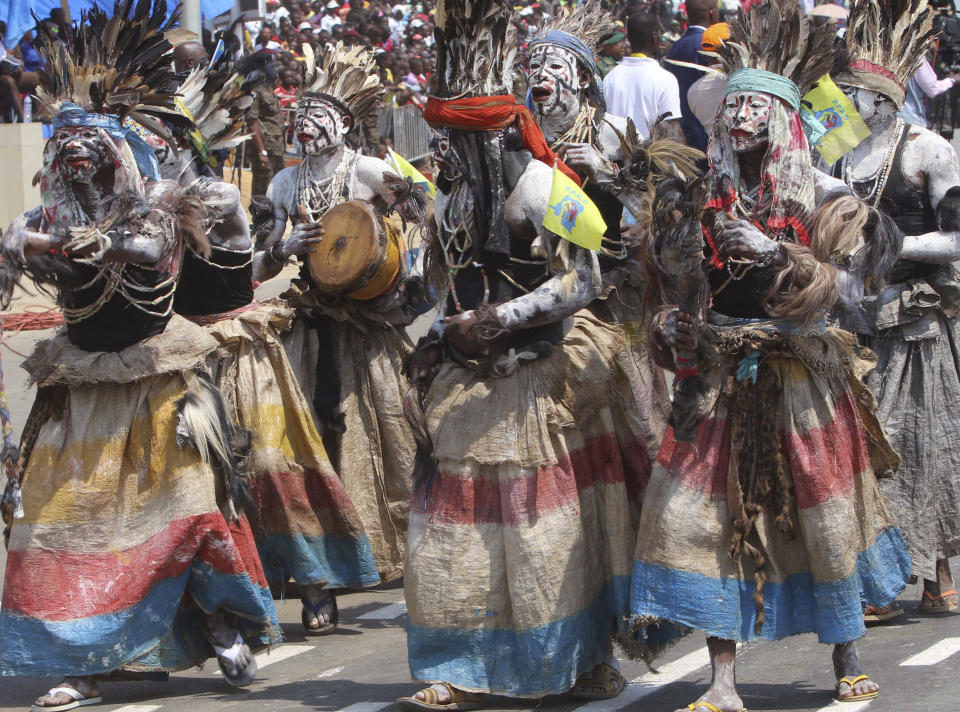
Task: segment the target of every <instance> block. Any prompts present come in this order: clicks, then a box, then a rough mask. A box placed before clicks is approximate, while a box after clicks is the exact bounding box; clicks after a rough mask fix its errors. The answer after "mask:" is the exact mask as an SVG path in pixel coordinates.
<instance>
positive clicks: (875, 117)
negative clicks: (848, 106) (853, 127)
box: [840, 85, 897, 128]
mask: <svg viewBox="0 0 960 712" xmlns="http://www.w3.org/2000/svg"><path fill="white" fill-rule="evenodd" d="M840 88H841V89H842V90H843V93H844V94H846V95H847V97H848V98H849V99H850V101H852V102H853V106H854V107H855V108H856V110H857V113H858V114H860V118H861V119H863V123H865V124H866V125H867V126H869V127H871V128H875V127H877V126H882V125H883V124H885V123H886V122H887V121H889V120H891V119H892V118H893V117H894V116H895V115H896V113H897V106H896V104H894V103H893V101H892V100H891V99H889V98H887V97H886V96H885V95H884V94H881V93H880V92H877V91H873V90H872V89H861V88H860V87H852V86H846V85H841V87H840Z"/></svg>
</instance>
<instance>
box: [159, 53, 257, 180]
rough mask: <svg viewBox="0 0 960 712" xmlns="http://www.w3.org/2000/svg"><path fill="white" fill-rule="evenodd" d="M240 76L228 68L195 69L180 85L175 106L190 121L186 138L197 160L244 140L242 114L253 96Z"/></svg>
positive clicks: (207, 159)
mask: <svg viewBox="0 0 960 712" xmlns="http://www.w3.org/2000/svg"><path fill="white" fill-rule="evenodd" d="M242 87H243V75H242V74H241V73H240V72H237V71H232V70H230V69H224V70H217V69H215V68H208V67H197V68H195V69H194V70H193V71H192V72H190V74H189V75H187V78H186V79H185V80H184V81H183V84H181V85H180V88H179V89H178V91H177V93H178V96H177V98H176V101H175V103H176V106H177V108H178V109H180V111H181V113H182V114H184V115H185V116H186V118H187V119H189V121H190V127H189V128H188V130H187V131H186V137H187V138H188V139H189V140H190V142H191V144H192V145H193V147H194V150H195V151H196V152H197V154H198V155H199V156H200V158H201V160H203V161H205V162H209V161H210V160H211V158H212V157H211V154H212V153H213V152H215V151H219V150H221V149H229V148H234V147H235V146H238V145H239V144H241V143H243V142H244V141H245V140H247V139H248V138H249V137H250V136H249V134H244V133H243V130H244V114H245V112H246V110H247V108H249V106H250V104H252V103H253V97H252V96H250V94H248V93H247V92H245V91H244V90H243V88H242Z"/></svg>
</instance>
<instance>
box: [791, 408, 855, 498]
mask: <svg viewBox="0 0 960 712" xmlns="http://www.w3.org/2000/svg"><path fill="white" fill-rule="evenodd" d="M780 442H781V443H782V447H784V448H786V451H787V452H789V453H790V469H791V470H792V471H793V488H794V496H795V497H796V498H797V507H798V508H800V509H807V508H809V507H816V506H817V505H820V504H823V503H824V502H826V501H828V500H831V499H838V498H845V497H848V496H849V495H850V493H851V492H852V491H853V488H854V479H855V477H856V475H858V474H862V473H863V472H866V471H867V469H868V468H869V466H870V465H869V462H870V460H869V455H868V454H867V443H866V441H865V440H864V437H863V431H862V429H861V424H860V416H859V415H858V414H857V406H856V404H855V403H854V401H853V398H852V397H851V395H850V394H849V393H844V394H843V395H842V396H841V397H840V398H838V399H837V400H836V401H835V402H834V404H833V421H832V422H828V423H823V424H822V425H820V427H817V428H812V429H810V430H808V431H807V432H805V433H798V432H792V433H790V432H783V433H781V434H780Z"/></svg>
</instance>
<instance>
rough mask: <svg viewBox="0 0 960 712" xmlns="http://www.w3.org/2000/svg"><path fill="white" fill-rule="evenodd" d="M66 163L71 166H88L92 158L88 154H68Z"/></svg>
mask: <svg viewBox="0 0 960 712" xmlns="http://www.w3.org/2000/svg"><path fill="white" fill-rule="evenodd" d="M66 164H67V165H68V166H70V167H71V168H87V167H89V166H90V159H89V158H87V157H86V156H68V157H67V158H66Z"/></svg>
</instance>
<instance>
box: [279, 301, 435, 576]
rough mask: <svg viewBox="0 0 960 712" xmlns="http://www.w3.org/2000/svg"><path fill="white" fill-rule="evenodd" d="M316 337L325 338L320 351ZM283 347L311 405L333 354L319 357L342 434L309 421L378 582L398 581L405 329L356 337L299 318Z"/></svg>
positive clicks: (405, 460)
mask: <svg viewBox="0 0 960 712" xmlns="http://www.w3.org/2000/svg"><path fill="white" fill-rule="evenodd" d="M293 301H294V303H296V299H293ZM309 313H315V314H316V317H315V318H316V320H317V321H319V322H320V323H321V328H322V331H320V332H318V330H317V329H316V328H315V327H314V324H313V323H312V322H313V319H314V317H311V316H308V314H309ZM320 333H323V334H324V335H325V337H324V340H323V342H322V343H321V337H320V336H319V334H320ZM281 339H282V341H283V345H284V348H285V349H286V350H287V356H288V357H289V359H290V365H291V366H292V367H293V371H294V373H295V374H296V376H297V380H298V381H299V383H300V387H301V388H302V389H303V393H304V394H305V395H306V397H307V398H308V399H311V400H312V399H313V395H314V393H315V392H316V388H317V380H318V378H317V376H318V374H317V369H318V357H319V356H320V350H321V348H323V349H332V351H331V352H328V353H325V354H323V356H324V360H325V361H326V362H327V363H328V364H329V368H332V369H335V370H336V372H337V376H338V379H339V386H340V403H339V412H340V413H342V416H343V427H344V429H343V431H342V432H334V430H333V429H332V428H330V427H329V423H327V422H326V421H325V420H324V419H323V418H322V417H318V416H317V413H316V412H314V413H313V415H314V417H315V418H316V421H317V427H318V428H319V429H320V432H321V434H322V435H323V438H324V442H326V443H329V446H330V448H331V452H330V459H331V460H332V461H333V465H334V469H335V470H336V471H337V475H339V477H340V479H341V481H342V482H343V486H344V487H345V488H346V490H347V494H348V495H349V496H350V499H351V500H352V501H353V505H354V507H356V510H357V513H358V514H359V515H360V521H361V522H362V523H363V528H364V530H365V531H366V533H367V536H368V537H369V539H370V545H371V547H372V548H373V556H374V559H375V560H376V562H377V569H378V571H379V572H380V578H381V579H382V580H383V581H384V582H388V581H395V580H397V579H399V578H400V577H401V576H403V552H404V546H405V544H406V538H407V523H408V520H409V516H410V488H411V479H412V476H413V463H414V456H415V454H416V443H415V442H414V439H413V433H412V432H411V430H410V426H409V425H408V424H407V420H406V418H405V417H404V415H403V397H404V395H406V392H407V390H408V389H409V387H410V386H409V383H408V382H407V379H406V377H405V376H404V375H403V374H402V368H403V359H404V357H405V356H406V355H407V354H408V353H409V352H410V346H409V342H408V340H407V338H406V335H405V333H404V329H403V327H402V326H389V325H385V324H377V323H373V322H369V321H367V322H365V323H364V328H362V329H361V328H360V327H358V326H357V325H355V324H354V323H353V322H351V321H337V320H336V319H334V318H332V317H329V316H326V315H325V314H323V313H322V312H321V311H319V310H316V311H313V310H311V311H310V312H307V311H298V313H297V316H296V318H295V319H294V322H293V328H292V329H291V330H290V331H287V332H285V333H283V334H282V335H281ZM325 429H326V432H324V430H325Z"/></svg>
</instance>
